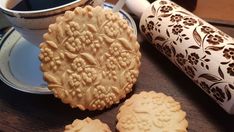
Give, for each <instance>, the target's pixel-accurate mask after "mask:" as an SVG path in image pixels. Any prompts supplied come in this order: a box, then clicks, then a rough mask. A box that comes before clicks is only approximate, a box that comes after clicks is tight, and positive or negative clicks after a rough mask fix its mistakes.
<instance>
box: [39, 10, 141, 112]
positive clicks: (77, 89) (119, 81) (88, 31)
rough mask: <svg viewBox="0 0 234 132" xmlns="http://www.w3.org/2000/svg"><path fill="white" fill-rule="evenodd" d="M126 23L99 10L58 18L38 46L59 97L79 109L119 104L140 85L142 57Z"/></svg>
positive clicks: (48, 79) (76, 12)
mask: <svg viewBox="0 0 234 132" xmlns="http://www.w3.org/2000/svg"><path fill="white" fill-rule="evenodd" d="M139 47H140V46H139V43H138V42H137V40H136V35H135V34H134V33H133V29H132V28H131V27H130V26H129V25H128V23H127V21H126V20H124V19H123V18H122V17H120V16H119V15H118V14H117V13H112V11H111V10H105V9H103V8H101V7H95V8H93V7H91V6H86V7H85V8H81V7H78V8H76V9H75V10H74V11H67V12H66V13H65V14H64V16H62V17H58V18H57V20H56V23H55V24H52V25H50V26H49V29H48V33H46V34H45V35H44V42H43V43H41V44H40V51H41V52H40V55H39V58H40V61H41V70H42V71H43V73H44V79H45V81H46V82H47V83H48V88H49V89H50V90H51V91H52V92H53V93H54V95H55V97H58V98H60V99H61V100H62V101H63V102H64V103H68V104H70V105H71V107H73V108H75V107H78V108H80V109H81V110H85V109H88V110H102V109H104V108H108V107H110V106H111V105H112V104H115V103H118V102H119V100H120V99H122V98H124V97H125V96H126V94H127V93H129V92H130V91H131V90H132V86H133V85H134V83H135V82H136V80H137V77H138V74H139V67H140V58H141V54H140V52H139Z"/></svg>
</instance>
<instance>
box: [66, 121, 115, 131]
mask: <svg viewBox="0 0 234 132" xmlns="http://www.w3.org/2000/svg"><path fill="white" fill-rule="evenodd" d="M64 132H111V130H110V128H109V127H108V125H107V124H105V123H102V122H101V121H100V120H98V119H95V120H92V119H91V118H89V117H87V118H85V119H84V120H79V119H76V120H74V121H73V122H72V124H70V125H66V126H65V130H64Z"/></svg>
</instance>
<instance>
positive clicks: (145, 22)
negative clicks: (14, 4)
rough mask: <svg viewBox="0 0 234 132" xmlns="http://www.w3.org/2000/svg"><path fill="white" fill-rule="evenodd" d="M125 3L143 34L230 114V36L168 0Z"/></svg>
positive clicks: (233, 99) (233, 58) (233, 47)
mask: <svg viewBox="0 0 234 132" xmlns="http://www.w3.org/2000/svg"><path fill="white" fill-rule="evenodd" d="M127 5H128V7H129V8H130V10H131V11H132V12H135V14H136V15H137V16H139V17H141V20H140V30H141V32H142V33H143V35H144V36H145V37H146V38H147V39H148V40H149V41H150V42H152V44H153V45H154V46H155V47H156V48H157V49H158V50H159V51H160V52H162V53H163V54H164V55H165V56H167V58H169V59H170V60H171V61H172V62H173V63H174V64H175V65H176V66H177V67H179V68H180V69H181V70H182V71H183V72H184V73H185V74H186V75H187V76H188V77H189V78H191V79H192V80H193V81H194V82H195V83H196V84H197V85H198V86H199V87H200V88H201V89H203V90H204V91H205V92H206V93H207V94H208V95H209V96H210V97H212V98H213V99H214V100H215V101H216V102H217V103H218V104H219V105H220V106H221V107H222V108H223V109H224V110H225V111H227V112H228V113H230V114H234V39H233V38H232V37H230V36H228V35H227V34H225V33H223V32H222V31H220V30H219V29H217V28H215V27H214V26H212V25H210V24H208V23H207V22H205V21H204V20H202V19H200V18H199V17H197V16H195V15H193V14H192V13H190V12H189V11H187V10H185V9H184V8H182V7H180V6H178V5H177V4H175V3H173V2H171V1H169V0H156V1H155V2H154V3H152V4H151V5H150V4H149V3H148V2H147V1H144V0H134V1H133V0H128V1H127ZM139 5H141V6H140V7H139ZM138 7H139V8H138Z"/></svg>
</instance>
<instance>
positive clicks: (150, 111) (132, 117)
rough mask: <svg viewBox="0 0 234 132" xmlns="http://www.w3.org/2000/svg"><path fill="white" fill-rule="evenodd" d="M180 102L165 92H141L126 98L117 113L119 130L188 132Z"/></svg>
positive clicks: (123, 131)
mask: <svg viewBox="0 0 234 132" xmlns="http://www.w3.org/2000/svg"><path fill="white" fill-rule="evenodd" d="M185 116H186V113H185V112H184V111H182V110H181V106H180V103H178V102H176V101H175V100H174V99H173V98H172V97H170V96H166V95H165V94H163V93H156V92H153V91H151V92H141V93H139V94H135V95H133V96H132V97H131V98H130V99H128V100H126V101H125V103H124V105H123V106H121V107H120V109H119V113H118V115H117V120H118V123H117V126H116V127H117V130H119V132H187V127H188V122H187V120H186V119H185Z"/></svg>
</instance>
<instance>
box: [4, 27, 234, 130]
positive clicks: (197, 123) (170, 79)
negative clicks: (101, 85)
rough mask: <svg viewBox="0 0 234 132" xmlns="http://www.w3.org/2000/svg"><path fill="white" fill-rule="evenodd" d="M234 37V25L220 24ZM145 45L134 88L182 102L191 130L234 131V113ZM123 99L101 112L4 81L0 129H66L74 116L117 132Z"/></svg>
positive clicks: (136, 90)
mask: <svg viewBox="0 0 234 132" xmlns="http://www.w3.org/2000/svg"><path fill="white" fill-rule="evenodd" d="M218 28H220V29H221V30H223V31H224V32H226V33H228V34H229V35H231V36H233V37H234V28H231V27H225V26H219V27H218ZM140 44H141V53H142V60H141V61H142V65H141V69H140V75H139V78H138V81H137V83H136V85H135V86H134V91H133V92H132V93H130V94H129V95H128V98H129V97H130V96H131V95H132V94H134V93H139V92H140V91H143V90H145V91H151V90H154V91H156V92H163V93H165V94H167V95H170V96H172V97H174V98H175V99H176V100H177V101H179V102H181V105H182V109H183V110H184V111H186V113H187V117H186V118H187V120H188V122H189V128H188V131H189V132H207V131H209V132H226V131H227V132H231V131H233V130H234V125H233V124H234V116H232V115H228V114H227V113H226V112H225V111H224V110H222V108H220V107H219V106H218V105H217V104H216V103H215V102H214V101H213V100H212V99H211V98H210V97H208V95H206V94H205V93H204V92H203V91H202V90H201V89H200V88H199V87H197V86H196V85H195V84H194V83H193V82H192V81H191V80H190V79H189V78H188V77H186V76H185V74H184V73H182V72H181V71H180V70H179V69H178V68H176V67H175V66H174V65H173V64H172V63H171V62H170V61H169V60H167V59H166V58H165V57H164V56H163V55H161V54H160V53H159V52H158V51H157V50H156V49H154V48H153V46H152V45H150V44H149V43H148V42H146V41H143V42H141V43H140ZM123 101H124V100H122V102H121V103H120V104H118V105H114V106H113V107H111V108H109V109H107V110H104V111H97V112H89V111H80V110H79V109H72V108H70V107H69V106H68V105H65V104H63V103H61V101H60V100H59V99H56V98H54V97H53V95H35V94H28V93H23V92H19V91H17V90H14V89H12V88H10V87H9V86H7V85H6V84H4V83H3V82H2V81H0V131H3V132H14V131H17V132H18V131H22V132H31V131H32V132H37V131H53V132H54V131H63V130H64V126H65V125H66V124H70V123H71V122H72V121H73V120H74V119H76V118H79V119H83V118H86V117H87V116H89V117H91V118H97V119H100V120H102V121H103V122H105V123H107V124H108V125H109V126H110V128H111V129H112V130H113V131H116V130H115V125H116V114H117V112H118V109H119V107H120V106H121V105H122V104H123Z"/></svg>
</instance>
